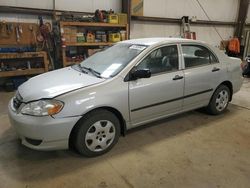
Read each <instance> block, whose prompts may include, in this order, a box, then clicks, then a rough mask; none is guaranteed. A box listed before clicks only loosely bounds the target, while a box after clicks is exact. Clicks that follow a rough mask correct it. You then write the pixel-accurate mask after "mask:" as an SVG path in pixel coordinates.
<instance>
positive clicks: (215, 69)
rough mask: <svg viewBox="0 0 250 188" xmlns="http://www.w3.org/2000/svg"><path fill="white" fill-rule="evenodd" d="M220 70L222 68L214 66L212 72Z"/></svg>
mask: <svg viewBox="0 0 250 188" xmlns="http://www.w3.org/2000/svg"><path fill="white" fill-rule="evenodd" d="M219 70H220V68H218V67H214V68H213V69H212V72H216V71H219Z"/></svg>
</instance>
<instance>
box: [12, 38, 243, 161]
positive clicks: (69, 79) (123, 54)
mask: <svg viewBox="0 0 250 188" xmlns="http://www.w3.org/2000/svg"><path fill="white" fill-rule="evenodd" d="M240 63H241V61H240V60H239V59H236V58H230V57H228V56H227V55H225V54H224V53H223V52H221V51H220V50H219V49H217V48H214V47H212V46H210V45H208V44H206V43H204V42H199V41H194V40H187V39H176V38H147V39H135V40H128V41H123V42H119V43H117V44H115V45H113V46H112V47H110V48H107V49H106V50H104V51H102V52H98V53H96V54H94V55H93V56H91V57H89V58H88V59H86V60H84V61H83V62H82V63H80V64H79V65H73V66H71V67H66V68H62V69H59V70H55V71H51V72H48V73H45V74H41V75H39V76H36V77H33V78H31V79H29V80H28V81H27V82H25V83H24V84H22V85H21V86H20V87H19V88H18V91H17V92H16V95H15V96H14V97H13V98H12V99H11V101H10V103H9V118H10V122H11V124H12V125H13V126H14V127H15V129H16V131H17V133H18V135H19V137H20V139H21V140H22V144H24V145H25V146H27V147H29V148H33V149H38V150H55V149H67V148H68V147H69V146H73V147H74V148H76V150H77V151H78V152H79V153H81V154H83V155H85V156H88V157H94V156H98V155H101V154H104V153H106V152H107V151H109V150H110V149H111V148H112V147H113V146H114V145H115V144H116V143H117V141H118V139H119V136H120V135H125V133H126V131H127V130H128V129H131V128H134V127H137V126H140V125H142V124H145V123H149V122H152V121H155V120H158V119H161V118H166V117H168V116H172V115H175V114H178V113H182V112H186V111H190V110H193V109H197V108H201V107H205V108H206V110H207V111H208V112H209V113H210V114H221V113H223V112H224V111H225V110H226V108H227V106H228V103H229V102H230V101H231V99H232V95H233V94H234V93H235V92H237V91H239V89H240V87H241V85H242V81H243V80H242V76H241V70H240Z"/></svg>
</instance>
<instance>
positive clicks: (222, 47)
mask: <svg viewBox="0 0 250 188" xmlns="http://www.w3.org/2000/svg"><path fill="white" fill-rule="evenodd" d="M228 44H229V40H222V41H220V50H226V49H227V47H228Z"/></svg>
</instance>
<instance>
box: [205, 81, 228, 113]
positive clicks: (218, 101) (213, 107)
mask: <svg viewBox="0 0 250 188" xmlns="http://www.w3.org/2000/svg"><path fill="white" fill-rule="evenodd" d="M230 96H231V92H230V90H229V88H228V87H227V86H225V85H220V86H219V87H218V88H217V89H216V90H215V92H214V94H213V96H212V98H211V99H210V102H209V104H208V106H207V107H206V110H207V112H208V113H209V114H212V115H219V114H222V113H223V112H224V111H225V110H226V109H227V106H228V103H229V100H230Z"/></svg>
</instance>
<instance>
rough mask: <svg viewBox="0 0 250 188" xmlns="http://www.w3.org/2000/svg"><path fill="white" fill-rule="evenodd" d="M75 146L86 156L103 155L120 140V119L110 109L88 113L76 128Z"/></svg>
mask: <svg viewBox="0 0 250 188" xmlns="http://www.w3.org/2000/svg"><path fill="white" fill-rule="evenodd" d="M74 131H75V132H74V147H75V149H76V150H77V151H78V152H79V153H80V154H82V155H84V156H86V157H96V156H99V155H102V154H104V153H106V152H108V151H109V150H111V149H112V147H113V146H114V145H115V144H116V143H117V142H118V139H119V136H120V122H119V119H118V118H117V117H116V116H115V115H114V114H113V113H111V112H110V111H108V110H102V109H101V110H95V111H93V112H90V113H88V114H86V116H84V117H83V118H82V119H81V120H80V121H79V122H78V124H77V127H76V129H75V130H74Z"/></svg>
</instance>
